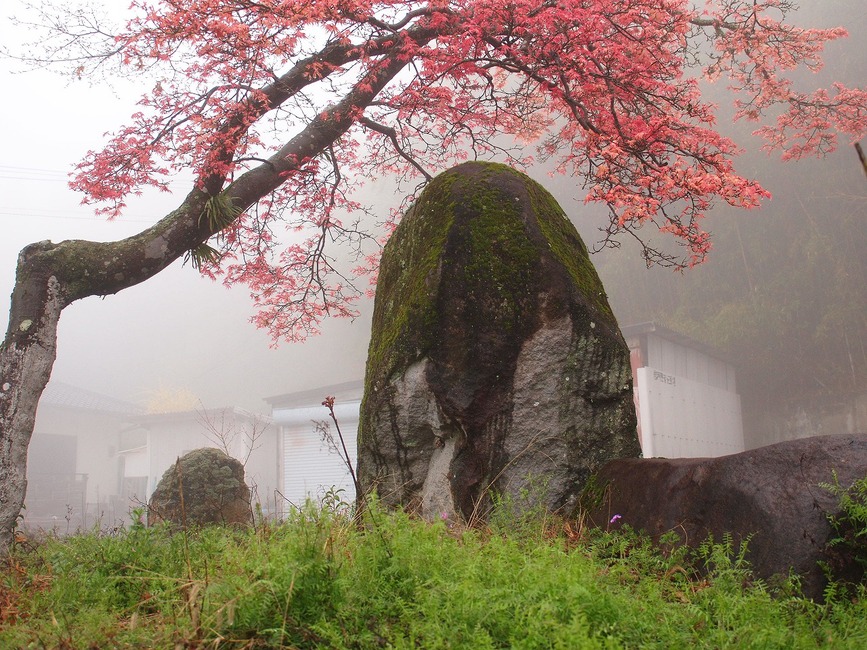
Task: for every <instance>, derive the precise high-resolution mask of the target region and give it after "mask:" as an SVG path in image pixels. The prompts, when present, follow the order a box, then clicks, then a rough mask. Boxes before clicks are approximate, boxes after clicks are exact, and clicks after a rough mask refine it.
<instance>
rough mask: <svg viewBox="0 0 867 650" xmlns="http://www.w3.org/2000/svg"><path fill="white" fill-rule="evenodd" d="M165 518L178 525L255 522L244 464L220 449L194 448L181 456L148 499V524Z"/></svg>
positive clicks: (243, 523)
mask: <svg viewBox="0 0 867 650" xmlns="http://www.w3.org/2000/svg"><path fill="white" fill-rule="evenodd" d="M180 486H183V490H181V489H180ZM182 494H183V498H182ZM162 521H167V522H170V523H171V524H172V525H173V526H174V527H178V528H182V527H184V526H203V525H206V524H230V525H248V524H250V523H252V512H251V509H250V488H248V487H247V484H246V483H245V482H244V466H243V465H242V464H241V462H240V461H238V460H236V459H234V458H232V457H231V456H227V455H226V454H225V453H224V452H223V451H221V450H219V449H212V448H204V449H195V450H193V451H191V452H189V453H187V454H185V455H183V456H181V457H180V458H179V459H178V460H177V462H175V464H174V465H172V466H171V467H169V469H168V470H166V472H165V474H163V477H162V478H161V479H160V482H159V484H157V488H156V490H154V493H153V495H152V496H151V499H150V502H149V503H148V525H154V524H156V523H159V522H162Z"/></svg>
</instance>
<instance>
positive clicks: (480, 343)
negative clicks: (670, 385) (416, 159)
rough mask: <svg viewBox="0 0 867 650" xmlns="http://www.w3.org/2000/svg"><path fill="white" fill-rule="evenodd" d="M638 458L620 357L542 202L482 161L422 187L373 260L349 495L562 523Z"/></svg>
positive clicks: (523, 179) (575, 243)
mask: <svg viewBox="0 0 867 650" xmlns="http://www.w3.org/2000/svg"><path fill="white" fill-rule="evenodd" d="M639 451H640V449H639V445H638V439H637V435H636V420H635V409H634V406H633V398H632V376H631V370H630V363H629V350H628V348H627V347H626V344H625V343H624V341H623V337H622V336H621V334H620V330H619V328H618V325H617V322H616V320H615V318H614V316H613V314H612V312H611V308H610V307H609V305H608V300H607V298H606V295H605V292H604V290H603V288H602V284H601V283H600V281H599V277H598V276H597V274H596V271H595V269H594V267H593V265H592V263H591V262H590V259H589V256H588V253H587V249H586V247H585V246H584V244H583V242H582V241H581V238H580V237H579V235H578V233H577V231H576V230H575V228H574V226H573V225H572V224H571V223H570V222H569V220H568V219H567V217H566V216H565V214H564V212H563V210H562V209H561V208H560V206H559V205H558V204H557V202H556V201H555V200H554V198H553V197H552V196H551V195H550V194H549V193H548V192H547V191H546V190H545V189H544V188H542V187H541V186H540V185H539V184H538V183H536V182H534V181H532V180H531V179H530V178H528V177H527V176H525V175H523V174H521V173H519V172H516V171H515V170H513V169H511V168H509V167H506V166H504V165H498V164H491V163H477V162H473V163H465V164H463V165H460V166H458V167H455V168H453V169H451V170H449V171H447V172H444V173H443V174H441V175H440V176H438V177H437V178H435V179H434V180H433V181H431V183H430V184H429V185H428V187H427V188H426V189H425V191H424V192H423V193H422V195H421V196H420V197H419V199H418V201H417V202H416V203H415V205H414V206H413V207H412V208H411V209H410V210H409V212H408V213H407V214H406V215H405V216H404V218H403V220H402V221H401V223H400V225H399V226H398V228H397V229H396V230H395V232H394V234H393V236H392V237H391V239H390V240H389V242H388V244H387V245H386V247H385V250H384V252H383V256H382V262H381V265H380V273H379V280H378V285H377V293H376V303H375V308H374V316H373V331H372V338H371V343H370V350H369V356H368V362H367V373H366V379H365V392H364V400H363V403H362V408H361V422H360V426H359V461H358V470H359V480H360V483H361V486H362V489H364V490H365V491H368V490H372V489H376V491H377V492H378V494H379V497H380V499H382V500H383V501H384V502H385V503H386V504H389V505H403V506H405V507H408V508H410V509H414V510H420V511H421V512H422V513H423V514H424V515H425V516H427V517H429V518H433V517H439V516H443V515H446V516H454V515H459V516H461V517H463V518H466V519H469V518H473V517H478V516H481V517H484V516H485V515H486V514H487V513H488V512H489V510H490V507H491V504H492V498H493V501H503V502H507V503H509V504H511V505H513V506H515V505H517V506H519V507H522V508H523V507H539V506H541V507H544V508H547V509H550V510H556V511H560V512H563V513H564V514H569V513H571V511H572V510H574V508H575V507H576V504H577V499H578V495H579V493H580V492H581V490H582V488H583V487H584V484H585V482H586V481H587V479H588V478H589V476H590V475H591V474H592V473H593V472H595V471H596V470H597V469H598V468H599V467H601V466H602V465H603V464H604V463H605V462H606V461H608V460H610V459H613V458H623V457H634V456H637V455H638V454H639Z"/></svg>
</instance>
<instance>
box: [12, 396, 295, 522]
mask: <svg viewBox="0 0 867 650" xmlns="http://www.w3.org/2000/svg"><path fill="white" fill-rule="evenodd" d="M201 447H217V448H220V449H224V450H226V451H228V453H229V455H231V456H232V457H234V458H236V459H238V460H240V461H241V462H242V463H244V464H245V468H244V469H245V475H246V480H247V484H248V485H250V486H251V488H252V490H253V492H254V494H253V497H254V500H255V502H257V503H259V504H260V505H261V507H262V510H263V514H265V515H274V516H279V515H280V514H282V511H283V510H282V508H283V505H284V501H283V500H282V499H281V498H280V496H279V484H278V477H279V474H280V468H282V463H283V459H282V456H281V454H280V452H279V447H278V444H277V433H276V429H275V427H274V426H273V425H272V424H271V419H270V417H267V416H263V415H257V414H254V413H250V412H248V411H245V410H243V409H239V408H231V407H230V408H224V409H211V410H192V411H180V412H171V413H158V414H144V413H143V412H142V409H141V408H139V407H138V406H136V405H134V404H129V403H127V402H123V401H121V400H117V399H113V398H111V397H107V396H105V395H100V394H98V393H94V392H92V391H87V390H83V389H80V388H77V387H74V386H70V385H67V384H63V383H61V382H51V383H49V385H48V387H47V388H46V390H45V392H44V393H43V395H42V399H41V400H40V403H39V409H38V412H37V418H36V426H35V427H34V431H33V437H32V439H31V443H30V447H29V450H28V463H27V479H28V486H27V495H26V497H25V506H26V507H25V510H24V513H23V514H24V517H25V521H24V523H25V525H26V526H28V527H32V528H44V529H54V530H57V531H58V532H60V533H67V532H69V533H72V532H75V531H76V530H77V529H79V528H84V529H88V528H91V527H93V526H99V527H101V528H105V527H112V526H117V525H122V524H124V523H126V522H128V521H129V515H130V512H131V511H132V510H133V509H136V508H140V507H142V506H143V505H144V504H146V503H147V501H148V499H149V498H150V495H151V494H152V493H153V491H154V489H155V488H156V486H157V483H158V482H159V480H160V479H161V478H162V475H163V473H165V471H166V470H167V469H168V468H169V467H170V466H171V465H172V463H174V462H175V461H176V460H177V458H178V457H179V456H182V455H184V454H185V453H187V452H189V451H192V450H193V449H198V448H201Z"/></svg>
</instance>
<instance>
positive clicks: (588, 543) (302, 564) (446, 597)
mask: <svg viewBox="0 0 867 650" xmlns="http://www.w3.org/2000/svg"><path fill="white" fill-rule="evenodd" d="M371 507H372V508H373V511H374V513H375V523H376V526H375V528H374V527H372V526H371V524H370V521H371V520H368V521H367V522H366V523H365V524H358V523H353V522H352V521H351V519H350V518H349V517H348V515H347V514H346V509H345V508H341V507H339V506H338V507H332V508H324V509H323V508H318V509H317V508H314V507H309V508H307V509H305V510H303V511H301V512H296V513H294V514H293V515H292V516H290V517H289V518H288V519H287V520H286V521H284V522H281V523H270V524H264V525H260V526H258V527H256V528H255V529H248V530H230V529H226V528H221V527H211V528H205V529H201V530H197V531H194V532H189V533H186V534H174V535H172V534H171V533H170V532H169V531H168V530H167V529H165V528H160V527H157V528H146V527H144V526H142V525H140V524H139V525H133V526H132V527H131V528H130V529H128V530H122V531H112V532H110V533H106V532H98V531H96V532H92V533H87V534H80V535H77V536H74V537H68V538H62V539H58V538H53V537H48V538H46V539H44V540H41V541H39V542H28V543H24V544H20V545H19V546H18V548H17V549H16V550H15V552H14V554H13V555H12V556H11V557H10V558H9V559H8V561H7V564H6V566H5V568H4V570H3V571H2V583H0V648H66V649H72V648H76V649H78V648H82V649H85V648H431V649H436V648H473V649H477V648H480V649H481V648H527V649H530V648H570V649H572V648H579V649H581V648H666V649H668V648H785V649H786V650H791V649H796V648H818V647H835V648H859V649H860V648H864V647H867V598H865V597H864V596H865V593H864V588H863V586H861V587H858V588H857V589H856V590H855V591H854V592H853V591H851V590H850V591H846V592H845V593H846V596H845V597H843V596H839V597H832V598H830V599H829V600H828V601H826V602H825V603H822V604H820V603H816V602H813V601H810V600H807V599H805V598H803V597H801V596H800V595H799V594H798V589H797V583H796V581H795V580H790V581H789V582H787V583H786V584H783V585H780V586H777V587H776V588H775V589H773V590H772V589H770V588H769V587H768V586H767V585H765V584H763V583H762V582H760V581H757V580H754V579H753V577H752V575H751V573H750V569H749V566H748V565H747V564H746V563H745V562H744V560H743V557H742V556H741V555H739V554H737V553H734V552H733V549H732V547H731V544H729V543H728V542H727V540H722V542H721V543H717V544H712V543H707V544H705V545H703V546H702V547H701V548H700V549H698V550H695V551H690V550H687V549H685V548H678V547H677V546H674V545H668V544H662V545H661V546H653V545H651V544H650V543H649V541H648V540H647V539H645V538H643V537H641V536H640V535H638V534H636V533H634V532H632V531H631V530H630V529H629V528H628V527H623V528H622V529H621V530H618V531H617V532H605V531H600V530H589V529H582V528H581V527H580V526H578V525H577V524H575V523H574V522H573V523H571V524H569V523H567V522H563V521H559V520H556V519H552V518H546V517H539V518H538V519H537V520H536V521H535V522H534V524H533V525H530V524H529V523H528V522H527V521H523V522H521V525H520V526H509V525H508V524H507V522H502V521H501V522H500V523H498V524H492V525H491V526H488V527H487V528H484V529H474V530H467V529H464V528H462V527H458V526H455V525H450V524H449V522H437V523H435V524H428V523H425V522H422V521H419V520H417V519H414V518H412V517H409V516H408V515H406V514H403V513H387V512H384V511H382V510H379V509H378V508H377V505H376V504H375V503H374V504H372V506H371ZM830 593H832V595H833V593H837V592H834V591H833V590H831V592H830ZM839 593H844V592H839Z"/></svg>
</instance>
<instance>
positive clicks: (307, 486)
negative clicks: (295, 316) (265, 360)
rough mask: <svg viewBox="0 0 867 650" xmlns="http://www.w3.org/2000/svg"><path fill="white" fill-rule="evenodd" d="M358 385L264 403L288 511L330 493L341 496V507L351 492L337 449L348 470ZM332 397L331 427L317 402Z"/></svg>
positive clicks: (355, 453) (353, 456)
mask: <svg viewBox="0 0 867 650" xmlns="http://www.w3.org/2000/svg"><path fill="white" fill-rule="evenodd" d="M363 389H364V383H363V382H362V381H361V380H357V381H350V382H345V383H342V384H335V385H332V386H324V387H322V388H314V389H312V390H307V391H303V392H299V393H289V394H286V395H278V396H276V397H270V398H267V399H266V400H265V401H266V402H268V403H269V404H271V417H272V418H273V420H274V424H275V426H276V427H277V430H278V433H277V439H278V444H279V445H280V448H281V454H280V455H281V458H282V459H283V465H282V468H281V477H280V485H281V493H282V495H283V497H284V498H285V499H286V500H287V501H288V502H289V503H290V504H292V505H294V506H298V507H300V506H302V505H303V504H304V502H305V501H306V500H307V499H313V500H315V501H318V500H321V499H322V497H323V496H325V493H326V492H327V491H329V490H331V489H332V488H333V489H334V490H343V492H342V493H341V494H340V496H341V498H342V499H343V500H344V501H346V502H347V503H351V502H352V501H353V500H354V499H355V486H354V485H353V483H352V476H351V474H350V473H349V468H348V466H347V463H346V458H345V456H344V455H343V443H345V447H346V452H347V453H348V454H349V461H350V462H351V463H352V467H353V469H354V468H355V467H356V461H357V458H358V449H357V447H358V445H357V440H358V416H359V411H360V410H361V397H362V392H363ZM326 397H334V415H335V416H336V417H337V424H338V425H339V427H340V433H341V434H342V436H343V443H341V441H340V436H339V435H337V425H335V423H334V421H333V420H332V419H331V416H330V414H329V411H328V408H326V407H325V406H324V405H323V404H322V402H323V401H324V400H325V398H326Z"/></svg>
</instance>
